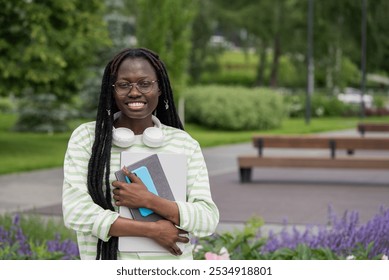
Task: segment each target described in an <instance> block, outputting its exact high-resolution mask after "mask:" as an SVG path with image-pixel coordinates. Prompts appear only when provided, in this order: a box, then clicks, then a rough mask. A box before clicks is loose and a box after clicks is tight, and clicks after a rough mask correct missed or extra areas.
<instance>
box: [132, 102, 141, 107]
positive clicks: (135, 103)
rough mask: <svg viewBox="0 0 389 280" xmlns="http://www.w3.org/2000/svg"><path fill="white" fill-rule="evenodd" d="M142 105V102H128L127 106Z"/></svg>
mask: <svg viewBox="0 0 389 280" xmlns="http://www.w3.org/2000/svg"><path fill="white" fill-rule="evenodd" d="M143 105H144V103H142V102H134V103H128V107H140V106H143Z"/></svg>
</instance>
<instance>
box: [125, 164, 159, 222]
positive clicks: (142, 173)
mask: <svg viewBox="0 0 389 280" xmlns="http://www.w3.org/2000/svg"><path fill="white" fill-rule="evenodd" d="M131 172H132V173H135V174H136V176H137V177H139V178H140V179H141V180H142V182H143V184H145V186H146V187H147V189H148V191H149V192H152V193H153V194H155V195H158V191H157V189H156V188H155V185H154V181H153V179H152V178H151V175H150V172H149V170H148V169H147V167H146V166H141V167H138V168H137V169H134V170H132V171H131ZM125 179H126V182H127V183H131V181H130V179H129V178H128V177H127V176H126V177H125ZM139 213H140V214H141V215H142V216H143V217H147V216H149V215H151V214H153V213H154V212H153V211H152V210H150V209H148V208H139Z"/></svg>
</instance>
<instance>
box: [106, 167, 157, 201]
mask: <svg viewBox="0 0 389 280" xmlns="http://www.w3.org/2000/svg"><path fill="white" fill-rule="evenodd" d="M122 170H123V172H124V174H125V175H126V176H127V177H128V178H129V179H130V181H131V183H125V182H119V181H114V182H113V183H112V186H114V187H115V189H114V190H113V198H114V200H115V201H116V202H115V204H116V205H117V206H127V207H129V208H139V207H146V208H147V205H148V204H150V201H151V200H152V199H153V196H154V194H153V193H151V192H149V191H148V190H147V188H146V186H145V185H144V184H143V182H142V180H141V179H140V178H138V177H137V176H136V175H135V174H134V173H131V172H129V171H128V170H127V169H126V168H123V169H122Z"/></svg>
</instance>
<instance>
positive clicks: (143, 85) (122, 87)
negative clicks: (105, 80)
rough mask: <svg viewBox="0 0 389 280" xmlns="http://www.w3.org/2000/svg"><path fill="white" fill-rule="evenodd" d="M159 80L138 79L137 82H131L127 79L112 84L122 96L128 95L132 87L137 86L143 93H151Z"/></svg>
mask: <svg viewBox="0 0 389 280" xmlns="http://www.w3.org/2000/svg"><path fill="white" fill-rule="evenodd" d="M156 82H158V80H155V81H138V82H136V83H129V82H125V81H118V82H116V83H114V84H113V85H112V86H113V87H114V89H115V91H116V93H117V94H118V95H120V96H126V95H128V94H129V93H130V92H131V90H132V88H133V87H134V86H135V87H136V89H137V90H138V91H139V92H140V93H143V94H146V93H149V92H150V91H151V90H152V89H153V86H154V84H155V83H156Z"/></svg>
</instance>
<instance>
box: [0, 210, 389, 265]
mask: <svg viewBox="0 0 389 280" xmlns="http://www.w3.org/2000/svg"><path fill="white" fill-rule="evenodd" d="M0 224H1V225H0V260H1V259H3V260H5V259H34V260H37V259H38V260H39V259H79V252H78V247H77V243H76V241H75V236H74V233H73V232H72V231H69V230H67V229H66V228H64V226H63V225H62V223H59V224H53V223H50V222H44V221H42V220H40V219H38V220H36V219H31V218H29V217H21V216H20V215H15V216H14V217H10V216H7V217H1V218H0ZM263 225H264V222H263V220H262V219H260V218H252V219H250V220H249V221H248V222H247V223H246V225H245V227H244V228H243V230H240V231H238V230H237V231H234V232H224V233H220V234H214V235H212V236H209V237H204V238H200V239H197V238H195V239H193V240H192V242H193V243H194V258H195V259H235V260H261V259H262V260H263V259H269V260H314V259H317V260H342V259H343V260H344V259H359V260H371V259H388V257H387V256H388V255H389V209H385V208H381V209H380V210H379V212H378V213H377V214H376V215H375V216H374V217H372V218H371V219H370V220H369V221H368V222H367V223H365V224H360V222H359V215H358V213H357V212H356V211H352V212H345V213H344V214H343V215H342V216H341V217H338V216H336V215H335V213H334V211H332V210H331V209H330V211H329V222H328V225H325V226H306V227H305V228H304V229H303V230H301V229H300V230H299V229H297V228H295V227H293V226H288V224H287V223H285V225H284V227H283V229H282V230H281V232H279V233H274V232H269V233H268V234H267V235H266V236H265V235H264V234H263V232H262V226H263Z"/></svg>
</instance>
